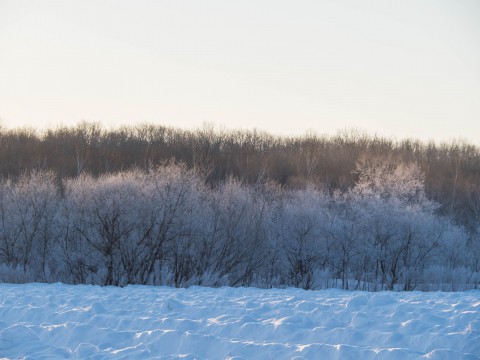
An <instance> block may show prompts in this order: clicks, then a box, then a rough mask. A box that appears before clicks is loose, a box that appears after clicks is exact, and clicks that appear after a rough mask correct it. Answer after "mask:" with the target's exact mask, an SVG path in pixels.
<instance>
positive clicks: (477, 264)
mask: <svg viewBox="0 0 480 360" xmlns="http://www.w3.org/2000/svg"><path fill="white" fill-rule="evenodd" d="M479 155H480V152H479V149H478V148H477V147H476V146H474V145H471V144H468V143H466V142H451V143H443V144H437V143H434V142H430V143H422V142H420V141H416V140H411V139H407V140H394V139H386V138H380V137H372V136H368V135H365V134H362V133H359V132H356V131H349V132H344V133H341V134H339V135H337V136H319V135H315V134H310V135H305V136H303V137H278V136H273V135H270V134H267V133H263V132H258V131H217V130H214V129H213V128H211V127H208V126H206V127H204V128H203V129H200V130H195V131H187V130H180V129H175V128H168V127H164V126H157V125H141V126H135V127H124V128H119V129H110V130H106V129H103V128H102V127H101V126H100V125H99V124H95V123H85V122H84V123H80V124H79V125H78V126H76V127H60V128H57V129H51V130H46V131H43V132H38V131H34V130H30V129H15V130H7V129H0V176H1V178H2V180H1V183H0V215H1V219H0V220H1V224H0V280H1V281H63V282H68V283H95V284H102V285H126V284H129V283H138V284H168V285H174V286H188V285H193V284H199V285H211V286H220V285H233V286H261V287H272V286H275V287H278V286H280V287H281V286H296V287H303V288H324V287H342V288H349V289H353V288H356V289H366V290H380V289H404V290H414V289H420V290H431V289H443V290H461V289H466V288H474V287H475V288H477V287H479V286H480V226H479V225H480V222H479V217H480V185H479V184H480V181H479V180H480V157H479Z"/></svg>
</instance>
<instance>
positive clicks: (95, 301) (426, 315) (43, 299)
mask: <svg viewBox="0 0 480 360" xmlns="http://www.w3.org/2000/svg"><path fill="white" fill-rule="evenodd" d="M0 358H7V359H16V358H27V359H57V358H58V359H64V358H73V359H75V358H78V359H104V358H107V359H108V358H115V359H132V358H135V359H151V358H186V359H227V358H229V359H402V360H403V359H422V358H425V359H480V291H469V292H464V293H441V292H432V293H420V292H403V293H394V292H380V293H366V292H347V291H341V290H323V291H304V290H300V289H274V290H261V289H255V288H219V289H213V288H201V287H191V288H188V289H175V288H168V287H151V286H127V287H125V288H117V287H99V286H87V285H77V286H70V285H62V284H50V285H47V284H24V285H12V284H0Z"/></svg>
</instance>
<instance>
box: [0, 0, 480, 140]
mask: <svg viewBox="0 0 480 360" xmlns="http://www.w3.org/2000/svg"><path fill="white" fill-rule="evenodd" d="M81 120H86V121H94V122H100V123H102V124H104V125H105V126H117V125H133V124H136V123H155V124H164V125H170V126H176V127H181V128H192V129H193V128H199V127H202V124H203V123H210V124H214V125H215V126H219V127H224V128H226V129H253V128H256V129H260V130H266V131H269V132H272V133H275V134H284V135H300V134H304V133H306V132H307V131H314V132H316V133H318V134H335V133H336V132H337V131H338V130H345V129H352V128H356V129H359V130H361V131H366V132H368V133H371V134H378V135H382V136H393V137H396V138H404V137H415V138H419V139H422V140H428V139H434V140H437V141H441V140H450V139H458V138H462V139H466V140H469V141H472V142H474V143H475V144H480V1H477V0H450V1H446V0H425V1H422V0H406V1H388V0H376V1H358V0H344V1H342V0H331V1H321V0H311V1H302V0H298V1H284V0H265V1H262V0H242V1H227V0H209V1H206V0H205V1H199V0H171V1H169V0H165V1H161V0H158V1H143V0H136V1H133V0H132V1H126V0H110V1H106V0H82V1H69V0H57V1H53V0H43V1H26V0H0V124H2V125H3V126H5V127H8V128H12V127H18V126H25V125H26V126H31V127H34V128H45V127H56V126H58V125H74V124H77V123H78V122H80V121H81Z"/></svg>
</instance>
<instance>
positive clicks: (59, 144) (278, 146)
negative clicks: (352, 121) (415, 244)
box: [0, 122, 480, 231]
mask: <svg viewBox="0 0 480 360" xmlns="http://www.w3.org/2000/svg"><path fill="white" fill-rule="evenodd" d="M376 157H377V158H383V159H385V160H386V161H390V162H392V161H393V162H398V163H402V162H404V163H408V162H415V163H417V164H418V165H419V166H420V168H421V170H422V171H423V173H424V174H425V190H426V193H427V196H428V197H429V198H430V199H432V200H435V201H437V202H438V203H439V204H440V205H441V207H440V211H441V213H442V214H443V215H448V216H450V217H452V218H454V219H455V221H456V222H458V223H460V224H462V225H463V226H465V227H467V228H468V229H469V231H475V229H476V224H477V223H478V221H479V219H480V187H479V185H478V184H480V151H479V148H478V147H477V146H474V145H472V144H469V143H467V142H462V141H454V142H450V143H441V144H437V143H434V142H429V143H423V142H420V141H417V140H414V139H403V140H395V139H388V138H382V137H377V136H369V135H367V134H363V133H360V132H358V131H345V132H343V133H340V134H338V135H336V136H322V135H316V134H309V135H305V136H299V137H280V136H273V135H271V134H268V133H265V132H260V131H222V130H215V129H214V128H213V127H212V126H204V127H203V128H201V129H198V130H181V129H175V128H171V127H165V126H161V125H148V124H145V125H138V126H131V127H121V128H118V129H104V128H102V127H101V126H100V125H99V124H98V123H88V122H82V123H79V124H78V125H77V126H74V127H58V128H56V129H48V130H45V131H36V130H33V129H13V130H8V129H5V128H2V127H1V126H0V178H3V179H16V178H18V177H20V176H21V175H22V174H23V173H24V172H28V171H31V170H37V171H38V170H43V171H45V170H52V171H54V172H55V174H57V177H58V178H59V179H66V178H74V177H77V176H79V175H81V174H83V173H88V174H91V175H92V176H100V175H102V174H108V173H115V172H119V171H126V170H132V169H143V170H144V171H145V170H146V169H148V168H150V167H152V166H157V165H158V164H161V163H164V162H166V161H170V160H172V159H173V160H174V161H176V162H178V163H182V164H185V165H186V166H187V168H189V169H197V170H201V171H202V172H203V174H204V176H205V178H206V181H207V182H208V183H209V184H210V185H211V186H215V185H216V184H220V183H222V182H224V181H225V180H226V179H228V178H229V177H234V178H236V179H239V180H240V181H242V182H244V183H248V184H254V183H255V182H256V181H257V180H258V179H260V178H268V179H270V180H272V181H275V182H277V183H278V184H280V185H281V186H285V187H288V188H290V189H305V188H306V187H307V186H309V184H313V185H315V186H317V187H323V188H324V189H327V190H328V191H330V192H333V191H335V190H341V191H345V190H346V189H348V188H350V187H352V186H353V185H354V184H355V182H356V181H357V179H358V174H357V173H356V172H355V166H356V163H357V162H358V161H359V160H362V159H364V158H376Z"/></svg>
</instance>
